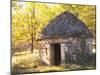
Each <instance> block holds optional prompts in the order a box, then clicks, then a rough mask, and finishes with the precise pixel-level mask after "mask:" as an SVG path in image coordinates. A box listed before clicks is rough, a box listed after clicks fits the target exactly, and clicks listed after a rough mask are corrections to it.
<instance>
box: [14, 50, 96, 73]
mask: <svg viewBox="0 0 100 75" xmlns="http://www.w3.org/2000/svg"><path fill="white" fill-rule="evenodd" d="M38 55H39V54H38V52H37V50H35V51H34V52H33V54H32V53H30V52H29V51H24V52H20V53H15V54H14V56H12V73H13V74H16V73H35V72H57V71H73V70H88V69H95V66H93V65H92V66H91V65H77V64H66V65H65V66H61V65H60V66H43V65H41V64H40V61H39V58H38V57H39V56H38Z"/></svg>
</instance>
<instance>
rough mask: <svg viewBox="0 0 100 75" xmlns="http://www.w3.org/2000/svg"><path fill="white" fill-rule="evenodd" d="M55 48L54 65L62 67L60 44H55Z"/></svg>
mask: <svg viewBox="0 0 100 75" xmlns="http://www.w3.org/2000/svg"><path fill="white" fill-rule="evenodd" d="M53 48H54V65H56V66H57V65H60V63H61V48H60V44H53Z"/></svg>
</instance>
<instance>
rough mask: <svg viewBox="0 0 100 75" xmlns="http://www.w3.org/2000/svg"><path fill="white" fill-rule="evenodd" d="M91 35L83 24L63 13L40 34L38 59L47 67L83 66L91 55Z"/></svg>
mask: <svg viewBox="0 0 100 75" xmlns="http://www.w3.org/2000/svg"><path fill="white" fill-rule="evenodd" d="M92 39H93V35H92V33H91V32H90V30H89V29H88V28H87V27H86V25H85V24H84V22H82V21H81V20H79V19H78V18H77V17H76V16H75V15H73V14H72V13H70V12H68V11H65V12H62V13H61V14H59V15H58V16H56V17H55V18H54V19H52V20H51V21H50V22H49V23H48V25H46V27H44V29H43V30H42V32H41V38H40V39H39V40H40V42H41V48H40V57H41V60H42V62H44V63H45V64H47V65H64V64H67V63H74V64H75V63H78V64H85V63H86V62H89V56H90V55H91V49H92Z"/></svg>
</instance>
